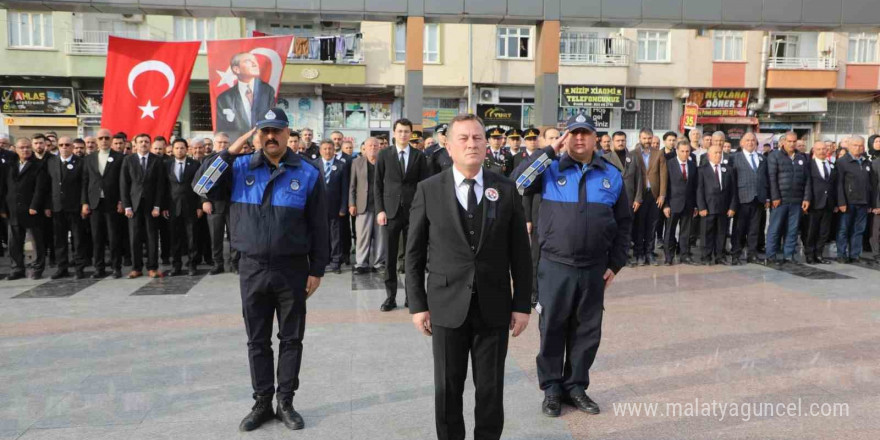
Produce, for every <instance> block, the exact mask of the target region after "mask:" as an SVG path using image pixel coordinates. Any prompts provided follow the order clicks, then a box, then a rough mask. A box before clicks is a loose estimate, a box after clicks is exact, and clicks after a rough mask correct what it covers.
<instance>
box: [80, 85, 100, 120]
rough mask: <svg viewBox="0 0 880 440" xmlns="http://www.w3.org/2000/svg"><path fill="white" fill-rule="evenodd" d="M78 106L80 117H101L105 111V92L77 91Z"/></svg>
mask: <svg viewBox="0 0 880 440" xmlns="http://www.w3.org/2000/svg"><path fill="white" fill-rule="evenodd" d="M76 105H77V107H79V114H80V115H100V114H101V113H102V112H103V110H104V91H103V90H77V91H76Z"/></svg>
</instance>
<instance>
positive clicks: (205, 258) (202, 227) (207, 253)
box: [193, 215, 214, 265]
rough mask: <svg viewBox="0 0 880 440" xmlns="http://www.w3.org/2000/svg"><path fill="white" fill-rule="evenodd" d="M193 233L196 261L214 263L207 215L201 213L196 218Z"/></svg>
mask: <svg viewBox="0 0 880 440" xmlns="http://www.w3.org/2000/svg"><path fill="white" fill-rule="evenodd" d="M193 234H195V236H196V237H195V241H196V262H200V261H201V262H204V263H205V264H208V265H213V264H214V254H213V251H212V249H211V230H210V227H209V226H208V216H207V215H202V217H201V218H198V219H196V222H195V224H194V225H193Z"/></svg>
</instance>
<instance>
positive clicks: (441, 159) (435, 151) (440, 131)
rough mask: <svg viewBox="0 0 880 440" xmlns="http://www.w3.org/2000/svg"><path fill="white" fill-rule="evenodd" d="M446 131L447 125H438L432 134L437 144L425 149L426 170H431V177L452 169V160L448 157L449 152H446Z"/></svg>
mask: <svg viewBox="0 0 880 440" xmlns="http://www.w3.org/2000/svg"><path fill="white" fill-rule="evenodd" d="M447 130H449V124H440V125H438V126H437V127H435V128H434V134H435V135H436V137H437V143H436V144H434V145H431V146H430V147H429V148H426V149H425V156H427V157H428V168H429V169H430V170H431V175H432V176H433V175H434V174H439V173H440V172H441V171H446V170H448V169H449V168H451V167H452V158H451V157H450V156H449V151H447V150H446V131H447Z"/></svg>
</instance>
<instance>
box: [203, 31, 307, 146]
mask: <svg viewBox="0 0 880 440" xmlns="http://www.w3.org/2000/svg"><path fill="white" fill-rule="evenodd" d="M291 41H293V36H291V35H287V36H281V37H259V38H244V39H238V40H217V41H209V42H208V86H209V88H210V90H211V115H212V120H213V122H214V130H215V131H222V132H226V133H227V134H229V136H231V137H232V138H233V139H235V138H237V137H238V136H241V134H243V133H245V132H247V131H248V130H250V129H251V127H253V126H254V124H255V123H256V122H257V121H259V120H260V118H261V117H262V116H263V115H264V114H266V112H267V111H269V109H271V108H272V107H274V106H275V100H276V99H277V98H278V89H279V88H280V86H281V75H282V74H283V73H284V66H285V65H286V64H287V54H288V53H290V43H291ZM239 84H241V85H239Z"/></svg>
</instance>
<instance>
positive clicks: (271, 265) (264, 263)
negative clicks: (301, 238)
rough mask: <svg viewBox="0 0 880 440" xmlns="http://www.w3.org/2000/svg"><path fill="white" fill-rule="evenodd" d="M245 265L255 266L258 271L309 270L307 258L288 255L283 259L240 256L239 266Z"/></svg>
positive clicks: (305, 256)
mask: <svg viewBox="0 0 880 440" xmlns="http://www.w3.org/2000/svg"><path fill="white" fill-rule="evenodd" d="M241 264H246V265H250V266H255V267H258V268H260V269H278V270H305V271H307V270H309V257H308V256H307V255H289V256H284V257H274V258H272V259H271V260H270V259H268V258H257V257H252V256H250V255H247V254H244V253H242V254H241V261H240V262H239V265H241Z"/></svg>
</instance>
